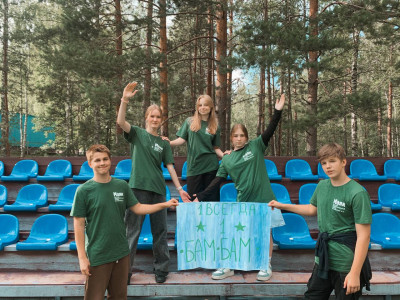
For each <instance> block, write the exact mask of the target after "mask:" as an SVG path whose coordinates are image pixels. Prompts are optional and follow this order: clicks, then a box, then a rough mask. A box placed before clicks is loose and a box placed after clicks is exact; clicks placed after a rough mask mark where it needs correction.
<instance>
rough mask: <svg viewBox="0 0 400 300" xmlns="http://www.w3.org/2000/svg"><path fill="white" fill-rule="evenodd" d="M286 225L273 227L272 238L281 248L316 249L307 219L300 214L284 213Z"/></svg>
mask: <svg viewBox="0 0 400 300" xmlns="http://www.w3.org/2000/svg"><path fill="white" fill-rule="evenodd" d="M282 215H283V218H284V220H285V226H281V227H275V228H272V238H273V239H274V241H275V243H276V244H278V246H279V249H314V248H315V244H316V241H315V240H313V239H312V238H311V235H310V230H309V229H308V225H307V222H306V220H304V218H303V217H302V216H300V215H298V214H293V213H284V214H282Z"/></svg>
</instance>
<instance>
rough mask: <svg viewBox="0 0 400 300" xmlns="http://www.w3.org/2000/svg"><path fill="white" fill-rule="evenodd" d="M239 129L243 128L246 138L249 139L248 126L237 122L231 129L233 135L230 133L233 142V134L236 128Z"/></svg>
mask: <svg viewBox="0 0 400 300" xmlns="http://www.w3.org/2000/svg"><path fill="white" fill-rule="evenodd" d="M238 129H241V130H242V131H243V133H244V136H245V138H246V140H249V132H248V131H247V128H246V126H244V125H243V124H235V125H233V127H232V129H231V135H230V138H231V143H232V138H233V135H234V134H235V132H236V130H238Z"/></svg>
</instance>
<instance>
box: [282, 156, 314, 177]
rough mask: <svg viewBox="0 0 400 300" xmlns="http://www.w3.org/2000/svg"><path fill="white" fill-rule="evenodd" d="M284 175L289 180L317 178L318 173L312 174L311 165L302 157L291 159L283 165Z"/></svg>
mask: <svg viewBox="0 0 400 300" xmlns="http://www.w3.org/2000/svg"><path fill="white" fill-rule="evenodd" d="M285 177H287V178H290V180H292V181H295V180H318V175H313V173H312V171H311V167H310V165H309V163H308V162H306V161H305V160H304V159H291V160H289V161H287V163H286V166H285Z"/></svg>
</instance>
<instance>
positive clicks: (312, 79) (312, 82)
mask: <svg viewBox="0 0 400 300" xmlns="http://www.w3.org/2000/svg"><path fill="white" fill-rule="evenodd" d="M309 13H310V14H309V16H310V36H311V37H312V38H317V37H318V22H317V15H318V0H310V12H309ZM308 61H309V63H310V67H309V69H308V97H307V102H308V107H307V114H308V115H309V116H312V117H314V118H315V117H316V116H317V101H318V99H317V97H318V68H317V64H318V51H309V52H308ZM317 133H318V132H317V124H316V122H311V123H310V125H309V126H308V128H307V130H306V142H307V146H306V148H307V150H306V151H307V155H308V156H315V155H316V154H317Z"/></svg>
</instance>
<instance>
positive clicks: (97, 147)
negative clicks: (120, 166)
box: [86, 144, 111, 162]
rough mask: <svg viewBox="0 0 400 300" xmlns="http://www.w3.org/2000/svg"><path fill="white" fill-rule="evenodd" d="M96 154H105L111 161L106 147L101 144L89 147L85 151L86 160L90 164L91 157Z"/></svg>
mask: <svg viewBox="0 0 400 300" xmlns="http://www.w3.org/2000/svg"><path fill="white" fill-rule="evenodd" d="M96 152H100V153H106V154H107V155H108V157H109V158H110V159H111V152H110V150H109V149H108V148H107V147H106V146H104V145H101V144H95V145H92V146H90V147H89V149H87V150H86V158H87V160H88V162H90V161H91V160H92V159H93V155H94V154H95V153H96Z"/></svg>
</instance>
